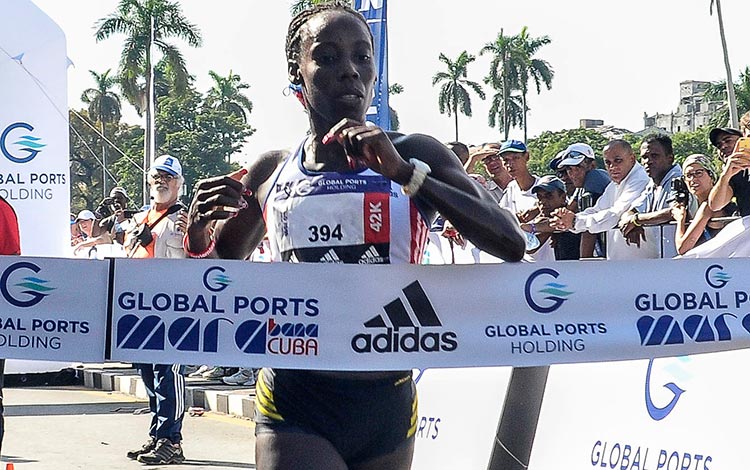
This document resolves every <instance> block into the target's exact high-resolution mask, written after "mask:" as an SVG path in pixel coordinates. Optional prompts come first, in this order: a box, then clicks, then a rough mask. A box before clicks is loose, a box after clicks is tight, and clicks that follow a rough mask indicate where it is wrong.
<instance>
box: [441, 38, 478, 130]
mask: <svg viewBox="0 0 750 470" xmlns="http://www.w3.org/2000/svg"><path fill="white" fill-rule="evenodd" d="M439 59H440V62H442V63H444V64H445V66H446V67H447V69H448V70H447V72H442V71H441V72H437V73H436V74H435V75H433V77H432V86H435V85H437V84H440V93H439V94H438V109H439V111H440V114H448V117H450V116H453V118H454V125H455V130H456V134H455V135H456V138H455V140H456V141H458V113H459V112H461V114H463V115H464V116H467V117H471V95H470V93H469V90H472V91H473V92H474V93H476V94H477V96H479V97H480V98H481V99H484V98H485V95H484V90H482V86H481V85H480V84H479V83H477V82H474V81H472V80H469V79H468V78H467V75H468V69H469V64H470V63H472V62H474V60H475V59H476V58H475V57H474V56H473V55H471V54H469V53H468V52H466V51H463V52H461V53H460V54H459V55H458V57H457V58H456V59H455V60H451V59H449V58H448V57H447V56H446V55H445V54H443V53H440V56H439Z"/></svg>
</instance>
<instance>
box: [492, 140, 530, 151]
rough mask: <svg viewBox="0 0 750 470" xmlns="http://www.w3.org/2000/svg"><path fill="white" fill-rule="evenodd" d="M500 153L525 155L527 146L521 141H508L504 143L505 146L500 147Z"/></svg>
mask: <svg viewBox="0 0 750 470" xmlns="http://www.w3.org/2000/svg"><path fill="white" fill-rule="evenodd" d="M497 152H498V153H504V152H516V153H525V152H527V150H526V144H524V143H523V142H521V141H520V140H506V141H505V142H503V145H501V146H500V150H498V151H497Z"/></svg>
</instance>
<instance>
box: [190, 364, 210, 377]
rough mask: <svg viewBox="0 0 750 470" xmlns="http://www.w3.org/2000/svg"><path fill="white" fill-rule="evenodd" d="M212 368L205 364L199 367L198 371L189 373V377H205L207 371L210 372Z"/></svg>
mask: <svg viewBox="0 0 750 470" xmlns="http://www.w3.org/2000/svg"><path fill="white" fill-rule="evenodd" d="M210 368H211V367H210V366H207V365H205V364H204V365H202V366H200V367H198V370H196V371H194V372H191V373H189V374H188V375H187V376H188V377H190V378H199V377H203V373H204V372H206V371H208V370H209V369H210Z"/></svg>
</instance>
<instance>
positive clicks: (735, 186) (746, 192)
mask: <svg viewBox="0 0 750 470" xmlns="http://www.w3.org/2000/svg"><path fill="white" fill-rule="evenodd" d="M729 186H730V187H731V188H732V191H733V192H734V197H735V199H736V200H737V208H738V209H739V211H740V216H742V217H745V216H746V215H750V172H749V171H748V170H742V171H741V172H739V173H737V174H736V175H734V176H732V179H730V180H729Z"/></svg>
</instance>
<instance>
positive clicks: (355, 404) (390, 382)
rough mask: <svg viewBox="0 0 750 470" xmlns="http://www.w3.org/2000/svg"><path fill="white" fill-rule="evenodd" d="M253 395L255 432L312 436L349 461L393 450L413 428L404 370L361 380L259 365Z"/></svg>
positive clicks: (412, 389) (412, 400)
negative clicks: (294, 433)
mask: <svg viewBox="0 0 750 470" xmlns="http://www.w3.org/2000/svg"><path fill="white" fill-rule="evenodd" d="M255 395H256V399H255V433H256V435H257V434H260V433H265V432H301V433H306V434H316V435H319V436H321V437H323V438H325V439H327V440H328V441H329V442H330V443H331V444H332V445H333V446H334V447H335V448H336V450H337V451H338V452H339V454H340V455H341V456H342V458H343V459H344V460H345V461H346V462H347V463H350V464H352V463H358V462H365V461H368V460H371V459H373V458H376V457H380V456H382V455H386V454H389V453H391V452H393V451H394V450H395V449H396V448H398V447H399V446H400V445H401V444H403V443H404V442H405V441H407V440H408V439H411V438H412V437H413V436H414V433H415V431H416V429H417V390H416V386H415V385H414V381H413V380H412V378H411V372H409V371H406V372H396V373H394V375H393V376H392V377H388V378H384V379H377V380H363V379H354V378H352V379H348V378H338V377H328V376H326V375H321V374H319V373H315V372H310V371H302V370H286V369H262V370H261V372H260V374H259V375H258V382H257V384H256V387H255Z"/></svg>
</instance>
